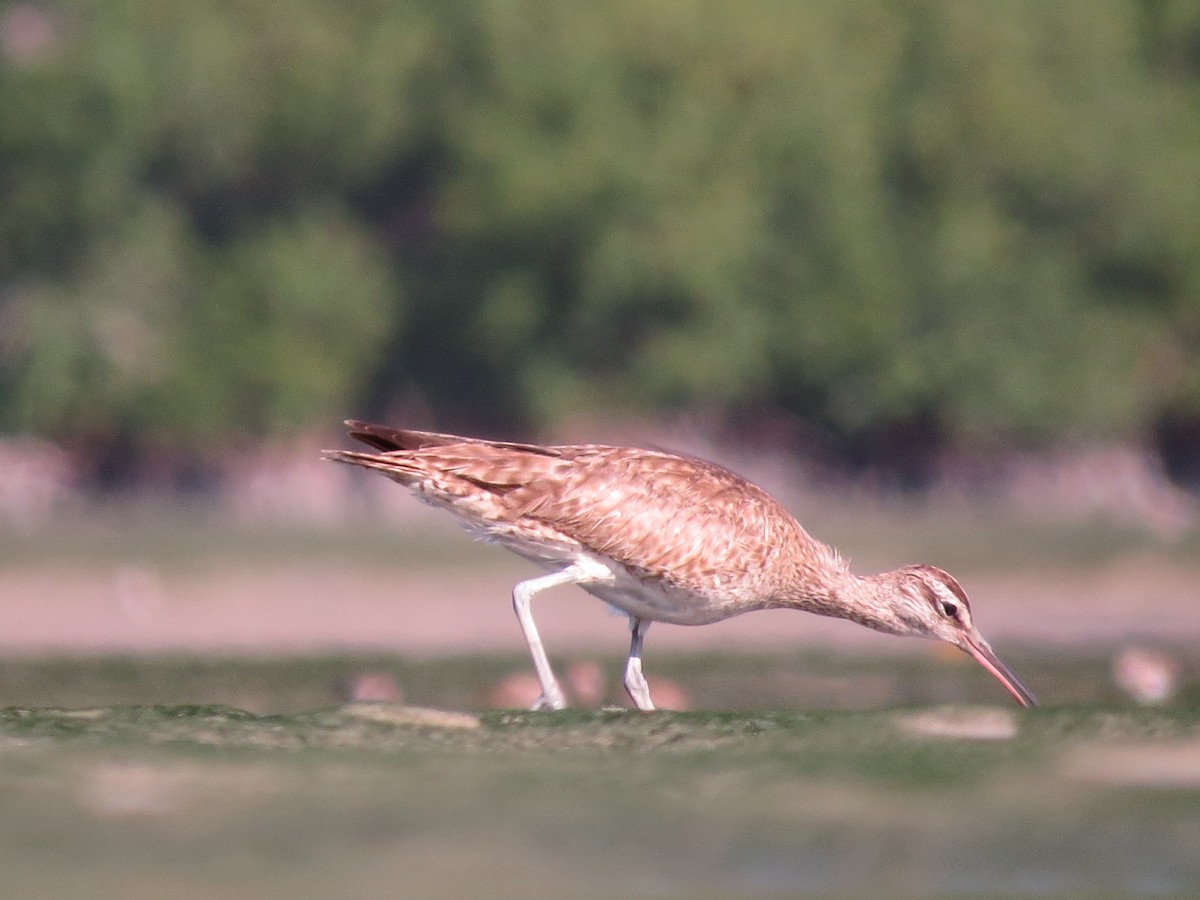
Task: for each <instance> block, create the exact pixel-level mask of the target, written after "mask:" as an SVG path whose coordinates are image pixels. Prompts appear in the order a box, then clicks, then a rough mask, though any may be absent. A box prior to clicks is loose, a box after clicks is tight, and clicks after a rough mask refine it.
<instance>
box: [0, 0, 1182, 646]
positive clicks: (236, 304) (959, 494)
mask: <svg viewBox="0 0 1200 900" xmlns="http://www.w3.org/2000/svg"><path fill="white" fill-rule="evenodd" d="M0 74H2V78H0V523H2V524H0V528H3V530H4V534H5V540H4V542H3V549H0V561H2V562H3V571H4V574H3V576H0V590H3V593H4V601H5V606H6V609H7V610H8V612H7V613H6V619H7V621H6V624H5V627H4V628H3V629H0V631H2V632H3V637H2V638H0V642H2V643H3V645H4V646H5V647H6V648H9V649H10V650H12V651H13V652H17V651H23V650H30V649H41V650H46V649H51V650H53V649H56V648H57V649H64V648H65V649H73V650H99V651H110V650H124V649H130V648H158V649H162V648H182V649H197V648H199V649H205V648H207V649H230V648H240V649H242V650H270V649H277V648H284V649H288V648H291V649H297V648H313V647H318V646H326V645H330V646H332V645H339V646H340V645H344V646H351V647H358V646H373V647H382V648H390V649H399V650H408V649H415V648H423V649H427V650H428V649H435V650H447V649H456V648H457V649H462V648H467V649H479V648H481V647H488V648H491V647H493V646H503V647H512V648H518V647H519V646H520V645H519V635H518V633H517V629H516V627H515V625H514V623H512V622H511V621H510V618H511V613H510V612H509V611H508V604H507V601H506V599H505V597H506V595H507V592H508V589H509V586H510V585H511V581H512V580H515V578H516V577H519V573H520V572H522V571H525V569H524V568H523V567H520V566H519V564H517V563H510V562H509V561H508V560H507V559H506V558H505V559H501V558H500V557H499V556H498V555H497V554H496V553H495V552H494V551H484V550H477V549H474V548H471V547H470V546H469V545H468V544H467V542H466V541H465V540H463V539H461V538H459V537H458V536H457V535H455V534H453V533H452V532H453V525H452V523H449V522H442V521H441V519H438V518H436V517H429V516H428V515H427V514H426V513H424V512H423V511H422V510H421V509H420V508H418V506H417V505H416V504H414V503H412V502H411V501H409V500H408V499H407V498H406V497H404V496H402V494H403V492H402V491H400V490H399V489H398V488H395V487H393V486H391V485H389V484H387V483H386V482H384V481H382V480H379V479H373V478H371V477H370V476H367V475H365V474H364V473H361V472H356V471H354V472H352V471H347V470H343V469H342V468H340V467H335V466H331V465H328V464H323V463H321V462H320V461H319V460H318V459H317V453H318V451H319V449H320V448H321V447H322V446H337V445H338V444H339V443H340V442H341V441H342V437H341V430H340V425H339V423H340V421H341V420H342V419H343V418H345V417H347V416H354V417H359V418H368V419H375V420H380V421H385V422H389V423H394V424H404V425H408V426H412V427H424V428H437V429H442V430H462V431H464V432H467V433H471V434H478V435H484V436H491V437H496V438H508V439H535V440H561V441H576V442H578V441H583V440H594V441H606V442H631V443H654V444H660V445H666V446H671V447H675V448H678V449H682V450H687V451H691V452H697V453H701V454H703V455H706V456H710V457H714V458H717V459H719V460H721V461H724V462H726V463H728V464H730V465H732V466H734V467H735V468H737V469H739V470H740V471H742V472H744V473H746V474H748V475H750V476H752V477H754V478H756V479H757V480H759V481H761V482H762V483H763V484H764V485H766V486H767V487H768V488H769V489H771V490H773V491H775V492H777V493H779V495H780V496H781V497H782V498H783V499H784V500H785V502H787V504H788V505H789V506H790V507H791V508H792V509H793V510H794V511H796V512H797V514H798V515H799V516H800V518H801V519H802V520H803V521H804V522H805V523H806V524H807V525H809V526H810V528H811V530H813V531H814V532H815V533H817V534H818V535H819V536H821V537H823V538H826V539H827V540H830V541H834V542H837V543H840V544H841V545H842V547H843V549H844V550H845V551H846V552H847V553H848V554H850V555H851V556H852V557H853V558H854V560H855V563H856V565H857V566H858V567H859V568H860V569H861V568H869V567H874V566H880V567H882V566H885V565H896V564H900V563H903V562H910V561H913V560H914V559H929V560H930V561H936V562H938V563H939V564H942V565H945V566H947V567H957V568H955V571H956V572H959V573H960V577H962V578H963V580H964V581H967V582H968V589H969V590H972V593H973V595H977V596H978V595H979V593H980V592H982V596H983V597H984V598H986V599H985V600H983V601H977V603H982V605H981V607H980V608H981V610H982V612H981V614H980V619H981V622H983V623H984V624H987V623H988V622H989V619H990V621H991V622H994V623H995V625H994V626H993V629H994V630H998V631H999V632H1000V633H1004V634H1010V635H1015V636H1018V637H1020V638H1022V639H1028V640H1036V639H1039V638H1053V639H1065V638H1069V637H1071V636H1073V635H1076V636H1078V635H1083V636H1087V635H1090V634H1092V633H1093V631H1095V630H1097V629H1098V630H1099V632H1100V633H1102V634H1103V635H1104V636H1106V637H1107V638H1109V639H1111V640H1113V641H1117V640H1119V639H1121V638H1123V637H1124V636H1125V635H1126V634H1128V633H1130V632H1136V633H1142V632H1146V633H1149V634H1150V635H1151V636H1152V637H1154V636H1156V635H1157V636H1162V635H1169V636H1173V637H1175V638H1177V639H1178V638H1180V637H1181V636H1183V637H1189V638H1190V637H1194V636H1195V635H1196V634H1197V632H1200V614H1197V613H1195V612H1194V611H1193V606H1194V600H1195V592H1194V589H1193V588H1192V586H1191V585H1193V584H1194V578H1195V575H1196V573H1197V571H1200V552H1198V550H1197V544H1198V543H1200V542H1198V541H1197V535H1198V534H1200V530H1198V526H1197V519H1198V515H1200V7H1197V6H1196V4H1195V3H1193V2H1188V0H1140V2H1099V3H1097V2H1095V0H1075V2H1069V0H1064V2H1058V3H1053V4H1042V3H1033V2H1029V3H1007V4H969V3H960V2H951V0H946V2H934V0H928V2H904V3H896V2H892V0H878V2H873V0H859V2H853V3H803V4H794V3H784V2H780V3H769V2H764V3H758V4H754V5H751V6H744V5H741V4H738V5H733V4H692V3H651V4H638V3H629V2H616V0H613V2H591V3H552V4H548V3H521V2H445V0H438V2H405V3H391V2H382V0H380V2H364V3H354V4H341V3H331V2H325V0H294V2H289V3H287V4H285V5H279V4H232V5H231V4H228V3H222V2H206V0H197V2H192V3H187V4H179V3H170V2H162V0H126V2H109V3H102V4H98V3H83V2H65V0H64V2H10V3H6V4H4V5H3V7H2V8H0ZM477 560H478V561H477ZM961 573H965V574H961ZM453 578H461V579H463V580H462V582H461V583H459V582H453V583H452V584H451V582H448V581H447V579H453ZM448 584H451V587H449V588H448V587H447V585H448ZM447 594H449V595H450V596H451V598H453V597H455V596H461V597H463V598H472V599H471V600H470V602H471V603H473V602H474V599H473V598H476V597H479V598H480V599H479V603H480V606H479V608H480V610H482V609H484V608H486V609H489V610H493V611H494V612H492V613H489V614H488V615H489V616H492V617H484V618H482V619H476V618H472V617H471V616H469V615H467V614H466V613H464V612H463V609H466V608H468V607H460V606H456V605H455V604H456V603H457V602H458V601H457V600H453V599H452V600H450V601H447V600H446V596H447ZM439 598H440V599H439ZM1071 600H1074V601H1075V602H1074V603H1071V602H1069V601H1071ZM462 602H463V603H467V602H468V601H467V600H466V599H464V600H463V601H462ZM289 604H290V605H289ZM543 605H545V606H547V607H551V606H555V605H556V604H551V603H546V604H543ZM562 605H568V606H571V607H573V608H574V607H582V606H584V605H585V604H583V603H575V602H572V603H570V604H565V603H564V604H562ZM591 605H596V604H591ZM469 608H471V609H474V607H469ZM589 608H590V607H589ZM550 614H551V613H547V615H550ZM481 615H482V613H481ZM580 615H583V613H580ZM439 617H440V619H439ZM752 618H753V617H752ZM792 618H793V619H794V618H803V617H792ZM464 619H470V622H469V623H464ZM441 620H444V621H443V622H442V624H441V625H440V626H438V625H437V623H438V622H439V621H441ZM571 621H572V622H574V621H575V620H574V619H572V620H571ZM721 627H724V626H721ZM760 627H761V626H760ZM766 627H767V628H768V629H769V630H770V634H771V635H777V634H778V631H777V629H776V627H775V624H774V623H773V622H772V623H771V624H770V625H768V626H766ZM824 627H826V626H825V625H824V624H822V625H815V624H813V623H811V622H803V623H800V624H798V625H796V626H795V631H794V632H785V634H786V635H787V639H789V640H790V639H791V638H792V637H796V638H799V637H801V636H803V635H805V634H817V635H822V634H824V632H822V631H821V630H820V629H821V628H824ZM563 628H564V631H565V633H566V635H567V642H568V645H569V642H570V640H575V641H576V643H577V644H584V643H587V642H588V641H589V640H590V639H592V638H593V637H594V636H596V635H603V637H602V638H594V639H596V640H605V639H611V641H612V642H613V646H612V649H613V651H614V652H618V651H619V649H620V648H619V647H618V646H617V645H619V644H620V643H621V640H622V639H621V637H620V629H619V628H616V627H611V623H608V624H606V620H604V618H603V616H600V617H599V618H598V619H596V620H595V621H592V620H586V621H584V622H581V623H578V624H577V625H574V626H572V625H569V624H568V625H564V626H563ZM729 628H730V629H731V630H728V631H718V632H716V633H715V635H714V636H713V637H711V638H709V639H708V640H710V641H713V642H716V643H724V642H725V641H728V640H733V639H734V637H735V636H742V637H745V639H746V640H751V641H752V640H756V639H757V638H754V637H753V634H752V633H751V631H747V632H746V633H745V634H744V635H743V634H742V632H740V631H738V630H737V629H740V628H746V629H753V628H754V626H752V625H749V624H746V625H741V624H731V625H730V626H729ZM814 629H815V630H814ZM1089 629H1090V630H1089ZM661 630H662V631H664V632H680V633H681V634H682V633H685V632H686V634H685V636H681V637H671V638H665V640H667V641H671V640H678V641H679V642H680V645H681V646H686V647H702V646H706V644H703V643H695V642H696V641H697V640H698V638H697V636H696V633H695V632H691V630H686V629H685V630H677V629H661ZM425 631H428V632H429V635H435V636H436V638H435V637H434V636H427V637H426V638H422V637H420V635H422V634H424V633H425ZM304 633H307V635H308V636H307V637H304ZM836 633H837V634H839V635H841V634H843V633H844V632H842V631H837V632H836ZM845 633H846V634H848V632H845ZM655 639H659V636H658V635H657V634H656V636H655ZM655 639H652V641H651V644H652V645H653V644H654V643H655ZM849 639H850V638H847V640H849ZM762 640H766V637H762ZM780 640H781V641H782V640H783V638H780ZM864 640H865V638H864ZM605 646H607V644H606V645H605Z"/></svg>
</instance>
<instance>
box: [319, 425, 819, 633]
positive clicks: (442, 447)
mask: <svg viewBox="0 0 1200 900" xmlns="http://www.w3.org/2000/svg"><path fill="white" fill-rule="evenodd" d="M352 425H353V426H354V427H355V431H354V434H355V436H356V437H358V438H359V439H361V440H364V441H365V442H366V443H369V444H371V445H372V446H374V447H376V448H377V449H379V450H382V451H383V454H382V455H383V456H386V457H387V465H372V466H371V467H372V468H380V469H382V470H384V471H385V472H386V473H387V474H389V475H391V477H393V478H395V479H396V480H397V481H400V482H402V483H404V484H406V485H408V486H409V487H410V488H412V489H413V490H414V492H415V493H417V495H418V496H420V497H421V498H422V499H424V500H426V501H427V502H430V503H433V504H435V505H438V506H442V507H446V508H448V509H450V510H451V511H453V512H455V513H456V514H457V515H459V516H460V517H461V518H462V519H463V520H464V521H465V523H466V524H467V525H468V527H470V528H471V529H472V530H473V531H475V532H476V533H479V534H481V535H482V536H484V537H486V538H488V539H489V540H494V541H497V542H499V543H502V544H504V545H506V546H508V547H509V548H510V549H513V550H515V551H516V552H518V553H520V554H522V555H523V556H526V557H529V558H531V559H536V560H539V561H541V562H545V563H549V564H553V563H554V562H555V561H559V560H561V561H563V562H566V561H568V559H569V557H570V554H572V553H576V552H578V551H579V550H581V549H582V550H585V551H587V552H590V553H592V554H596V555H598V556H600V557H603V558H605V559H608V560H612V561H614V562H615V563H617V564H618V565H620V566H622V567H624V569H626V570H627V571H628V572H629V573H630V574H631V575H632V576H633V577H634V578H636V579H641V580H642V581H643V582H646V583H648V584H651V585H653V586H655V587H658V588H666V589H668V590H674V591H678V592H681V593H683V594H690V595H695V596H696V597H697V598H702V599H703V600H704V601H705V602H708V603H711V604H714V607H713V612H714V613H716V612H722V613H723V614H722V615H715V616H714V617H715V618H722V617H724V615H728V614H732V613H733V612H742V611H746V610H748V609H753V608H758V607H759V606H760V605H763V604H764V603H765V602H766V601H767V600H769V599H770V598H771V597H772V596H773V595H775V594H777V593H778V592H780V591H781V590H784V589H788V590H790V589H794V587H795V581H796V579H797V578H798V577H803V570H804V567H805V565H808V566H810V567H811V568H812V569H813V570H814V571H815V570H818V569H821V568H827V567H829V566H840V565H841V563H840V560H838V558H837V556H836V554H835V553H834V552H833V551H832V550H831V549H830V548H828V547H826V546H825V545H824V544H821V543H819V542H817V541H815V540H813V539H812V538H811V537H809V536H808V534H807V533H806V532H805V531H804V530H803V529H802V528H801V527H800V525H799V523H797V522H796V520H795V519H794V518H793V517H792V515H791V514H790V513H788V512H787V510H786V509H784V508H783V507H782V506H781V505H780V504H779V503H777V502H776V501H775V500H774V499H773V498H771V497H770V496H769V495H768V494H767V493H766V492H765V491H763V490H762V489H761V488H759V487H757V486H756V485H754V484H752V483H751V482H749V481H747V480H745V479H744V478H742V477H740V476H738V475H736V474H734V473H733V472H730V471H729V470H727V469H725V468H722V467H721V466H718V465H715V464H713V463H710V462H707V461H704V460H700V459H695V458H691V457H686V456H679V455H676V454H672V453H665V452H661V451H655V450H642V449H633V448H626V447H609V446H600V445H571V446H541V445H534V444H515V443H503V442H493V441H484V440H478V439H474V438H459V437H457V436H454V435H444V434H436V433H430V432H415V431H399V430H394V429H384V428H380V427H379V426H366V425H362V424H361V423H352ZM355 456H359V457H370V456H372V455H371V454H353V453H344V452H343V453H342V454H340V455H335V458H341V459H343V460H344V461H346V462H359V463H360V464H364V465H367V464H368V463H367V462H365V461H364V460H363V459H361V458H360V459H354V458H353V457H355ZM347 457H350V458H347ZM723 605H728V611H725V609H724V608H722V607H723Z"/></svg>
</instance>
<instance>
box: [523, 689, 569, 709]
mask: <svg viewBox="0 0 1200 900" xmlns="http://www.w3.org/2000/svg"><path fill="white" fill-rule="evenodd" d="M529 708H530V709H531V710H539V709H566V708H567V701H566V699H565V698H564V697H563V692H562V690H561V689H560V688H559V686H558V685H557V684H556V685H554V686H553V690H548V691H543V692H542V696H540V697H538V698H537V700H536V701H534V704H533V706H531V707H529Z"/></svg>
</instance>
